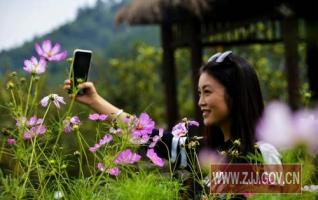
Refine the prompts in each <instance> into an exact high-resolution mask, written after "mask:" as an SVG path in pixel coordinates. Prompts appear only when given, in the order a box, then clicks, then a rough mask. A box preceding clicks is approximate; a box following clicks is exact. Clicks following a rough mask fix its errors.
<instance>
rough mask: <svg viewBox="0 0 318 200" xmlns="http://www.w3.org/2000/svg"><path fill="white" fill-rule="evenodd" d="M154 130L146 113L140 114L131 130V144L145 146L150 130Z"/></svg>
mask: <svg viewBox="0 0 318 200" xmlns="http://www.w3.org/2000/svg"><path fill="white" fill-rule="evenodd" d="M154 128H155V122H154V121H153V120H152V119H151V118H150V117H149V115H148V114H147V113H141V114H140V116H139V118H138V119H136V121H135V126H134V128H133V130H132V137H133V140H132V142H133V143H136V144H145V143H147V142H148V140H149V138H150V134H151V132H152V130H153V129H154Z"/></svg>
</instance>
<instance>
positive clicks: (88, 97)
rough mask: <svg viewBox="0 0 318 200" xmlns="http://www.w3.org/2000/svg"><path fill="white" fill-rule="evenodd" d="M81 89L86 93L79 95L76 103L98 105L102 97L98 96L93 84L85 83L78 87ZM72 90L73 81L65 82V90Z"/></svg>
mask: <svg viewBox="0 0 318 200" xmlns="http://www.w3.org/2000/svg"><path fill="white" fill-rule="evenodd" d="M77 87H78V88H79V89H83V90H84V91H85V93H84V94H83V95H77V96H76V98H75V99H76V101H78V102H80V103H82V104H85V105H88V106H93V105H94V104H95V103H97V101H98V99H99V98H100V96H99V95H98V93H97V91H96V88H95V86H94V84H93V83H92V82H84V83H81V84H79V85H78V86H77ZM70 88H71V80H65V81H64V89H65V90H68V89H70Z"/></svg>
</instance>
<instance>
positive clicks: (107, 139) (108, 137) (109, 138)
mask: <svg viewBox="0 0 318 200" xmlns="http://www.w3.org/2000/svg"><path fill="white" fill-rule="evenodd" d="M112 140H113V136H111V135H105V136H104V137H103V138H102V139H100V140H99V145H101V146H102V145H105V144H107V143H109V142H110V141H112Z"/></svg>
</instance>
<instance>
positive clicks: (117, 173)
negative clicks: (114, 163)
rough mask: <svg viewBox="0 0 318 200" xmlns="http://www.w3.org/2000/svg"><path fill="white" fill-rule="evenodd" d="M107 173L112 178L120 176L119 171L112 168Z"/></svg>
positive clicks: (116, 168)
mask: <svg viewBox="0 0 318 200" xmlns="http://www.w3.org/2000/svg"><path fill="white" fill-rule="evenodd" d="M107 173H109V174H110V175H112V176H118V175H119V174H120V169H118V167H113V168H110V169H108V170H107Z"/></svg>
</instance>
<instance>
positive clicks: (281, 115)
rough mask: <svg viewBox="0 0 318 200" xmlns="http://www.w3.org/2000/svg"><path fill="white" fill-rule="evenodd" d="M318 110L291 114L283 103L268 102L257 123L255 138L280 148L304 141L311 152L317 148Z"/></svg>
mask: <svg viewBox="0 0 318 200" xmlns="http://www.w3.org/2000/svg"><path fill="white" fill-rule="evenodd" d="M317 130H318V112H317V111H308V110H302V111H298V112H297V113H295V114H293V113H292V112H291V110H290V109H289V107H288V106H287V105H285V104H283V103H279V102H272V103H270V104H269V105H268V106H267V107H266V109H265V111H264V115H263V117H262V118H261V120H260V122H259V123H258V125H257V128H256V133H257V138H258V139H259V140H261V141H264V142H268V143H271V144H272V145H274V146H275V147H277V148H278V149H280V150H285V149H289V148H292V147H294V146H295V145H297V144H299V143H305V144H306V145H307V146H308V147H309V150H310V151H311V153H314V152H317V150H318V134H317Z"/></svg>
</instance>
